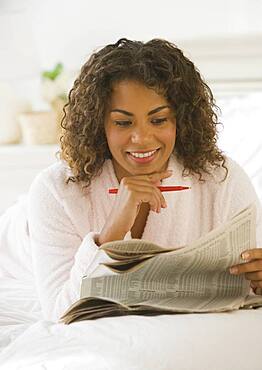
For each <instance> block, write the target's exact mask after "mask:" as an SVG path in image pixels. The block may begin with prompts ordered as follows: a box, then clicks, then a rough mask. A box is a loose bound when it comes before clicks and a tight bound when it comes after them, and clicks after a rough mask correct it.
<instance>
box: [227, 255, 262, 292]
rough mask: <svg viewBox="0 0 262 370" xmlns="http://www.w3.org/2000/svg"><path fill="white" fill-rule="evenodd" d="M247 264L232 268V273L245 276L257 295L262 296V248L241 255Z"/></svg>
mask: <svg viewBox="0 0 262 370" xmlns="http://www.w3.org/2000/svg"><path fill="white" fill-rule="evenodd" d="M241 257H242V258H243V260H245V261H246V263H242V264H239V265H235V266H231V268H230V273H231V274H234V275H239V274H245V278H246V279H247V280H250V286H251V288H252V289H253V291H254V293H255V294H262V248H255V249H248V250H246V251H245V252H243V253H242V254H241Z"/></svg>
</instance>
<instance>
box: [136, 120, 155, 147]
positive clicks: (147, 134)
mask: <svg viewBox="0 0 262 370" xmlns="http://www.w3.org/2000/svg"><path fill="white" fill-rule="evenodd" d="M151 137H152V132H151V130H150V128H149V127H148V125H146V124H141V125H137V126H136V127H134V129H133V131H132V134H131V141H132V143H135V144H144V143H147V142H148V141H150V139H151Z"/></svg>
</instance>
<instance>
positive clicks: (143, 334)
mask: <svg viewBox="0 0 262 370" xmlns="http://www.w3.org/2000/svg"><path fill="white" fill-rule="evenodd" d="M0 283H1V286H3V285H2V284H6V283H8V284H9V286H10V287H11V290H5V289H2V290H1V296H0V301H1V305H0V323H1V325H2V327H1V341H0V343H1V348H2V351H1V353H0V369H1V370H12V369H19V370H31V369H32V370H35V369H39V370H40V369H41V370H43V369H45V370H49V369H56V370H60V369H61V370H62V369H63V370H66V369H68V370H74V369H79V370H80V369H81V370H82V369H90V370H142V369H143V370H147V369H148V370H149V369H150V370H151V369H159V370H175V369H178V370H198V369H199V370H222V369H223V370H233V369H236V370H261V369H262V348H261V346H262V309H257V310H240V311H234V312H228V313H219V314H218V313H217V314H184V315H182V314H178V315H163V316H154V317H142V316H129V317H114V318H104V319H99V320H95V321H83V322H79V323H73V324H70V325H64V324H56V323H53V322H48V321H44V320H42V319H41V313H40V310H39V305H38V303H37V300H36V297H35V296H34V293H33V292H32V291H31V292H30V289H29V288H28V289H23V288H22V287H21V286H20V285H19V283H17V282H16V283H14V281H13V284H10V283H11V282H8V281H6V280H4V279H1V281H0ZM23 296H24V299H23Z"/></svg>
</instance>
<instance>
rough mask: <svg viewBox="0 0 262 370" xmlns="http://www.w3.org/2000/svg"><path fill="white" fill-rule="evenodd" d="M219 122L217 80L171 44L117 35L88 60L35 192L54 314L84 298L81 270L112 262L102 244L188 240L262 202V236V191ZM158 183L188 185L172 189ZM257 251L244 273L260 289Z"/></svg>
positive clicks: (41, 263) (39, 257)
mask: <svg viewBox="0 0 262 370" xmlns="http://www.w3.org/2000/svg"><path fill="white" fill-rule="evenodd" d="M217 124H218V120H217V115H216V106H215V104H214V99H213V96H212V93H211V91H210V89H209V87H208V86H207V85H206V84H205V83H204V81H203V80H202V78H201V76H200V74H199V72H198V71H197V69H196V68H195V66H194V64H193V63H192V62H191V61H190V60H188V59H187V58H186V57H185V56H184V55H183V53H182V51H181V50H179V49H178V48H177V47H176V46H175V45H173V44H172V43H170V42H167V41H165V40H159V39H154V40H151V41H149V42H147V43H142V42H137V41H130V40H127V39H120V40H119V41H118V42H117V43H115V44H113V45H108V46H106V47H104V48H103V49H101V50H100V51H98V52H96V53H94V54H93V55H92V56H91V57H90V59H89V60H88V61H87V62H86V63H85V65H84V66H83V67H82V69H81V72H80V75H79V77H78V78H77V79H76V81H75V83H74V86H73V89H72V90H71V92H70V94H69V103H68V105H67V106H66V115H65V118H64V121H63V124H62V126H63V129H64V131H63V137H62V140H61V161H60V162H58V163H56V164H54V165H53V166H51V167H49V168H48V169H46V170H45V171H43V172H42V173H41V174H40V175H39V176H38V177H37V178H36V179H35V181H34V183H33V184H32V186H31V189H30V195H29V232H30V239H31V243H32V253H33V263H34V269H35V274H36V279H37V288H38V294H39V297H40V301H41V305H42V309H43V313H44V315H45V317H46V318H48V319H53V320H57V319H58V318H59V317H60V316H61V315H62V313H63V312H64V311H65V310H66V309H67V308H68V307H69V306H70V305H71V304H72V303H73V302H74V301H76V300H77V299H79V294H80V283H81V278H82V276H83V275H88V276H91V275H92V274H97V273H99V271H100V270H99V269H100V267H99V263H100V262H104V261H105V260H107V259H108V257H107V256H106V255H105V254H104V252H103V251H102V250H99V246H100V245H101V244H103V243H105V242H108V241H112V240H121V239H130V238H143V239H147V240H151V241H153V242H154V243H157V244H159V245H162V246H166V247H167V246H170V245H171V246H177V247H179V246H182V245H185V244H188V243H189V242H191V241H193V240H195V239H197V238H199V237H200V236H202V235H203V234H205V233H207V232H209V231H210V230H212V229H213V228H214V227H216V226H218V225H220V224H222V223H224V222H226V221H228V220H229V219H230V218H231V217H232V216H233V215H234V214H236V213H238V212H239V211H241V210H242V209H243V208H245V207H247V206H248V205H249V204H250V203H252V202H255V203H256V205H257V242H258V243H262V217H261V206H260V204H259V201H258V198H257V196H256V194H255V191H254V189H253V186H252V185H251V182H250V180H249V179H248V177H247V175H246V174H245V173H244V171H243V170H242V169H241V168H240V167H239V166H238V165H237V164H236V163H235V162H233V161H232V160H230V159H229V158H226V157H225V156H224V155H223V153H222V152H221V151H220V150H219V149H218V147H217V145H216V141H217ZM160 184H162V185H182V186H186V187H190V189H188V190H184V191H180V192H170V193H165V194H164V193H161V192H160V190H159V188H158V185H160ZM110 188H118V193H117V194H109V192H108V191H109V189H110ZM255 247H256V246H254V248H255ZM249 253H250V259H251V260H252V261H251V262H249V263H245V264H243V265H241V266H240V267H238V271H237V273H243V272H245V273H246V277H247V279H249V280H251V284H252V286H253V287H254V289H255V288H258V287H262V253H261V250H260V249H252V250H250V251H249ZM101 273H102V272H101Z"/></svg>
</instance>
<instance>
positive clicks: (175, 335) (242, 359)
mask: <svg viewBox="0 0 262 370" xmlns="http://www.w3.org/2000/svg"><path fill="white" fill-rule="evenodd" d="M260 101H261V93H260V94H247V95H243V94H242V95H241V96H233V97H232V96H231V97H230V96H224V97H220V100H219V99H218V101H217V103H218V105H220V106H222V108H223V112H224V113H223V114H224V117H222V118H221V120H222V121H223V122H224V124H225V129H224V132H222V135H221V139H220V146H221V147H222V148H223V149H224V151H225V152H226V153H227V154H229V155H230V156H232V157H233V158H234V159H236V160H237V161H238V162H239V163H240V164H241V165H242V166H243V167H244V168H245V170H246V171H247V173H248V174H249V175H250V177H251V179H252V181H253V184H254V186H255V188H256V190H257V193H258V196H259V197H260V199H261V200H262V161H261V158H262V140H261V137H260V136H259V135H257V133H258V132H259V125H261V117H262V114H261V113H262V108H261V104H260ZM247 121H248V122H251V121H252V131H251V130H249V131H247V123H246V122H247ZM236 127H237V129H236ZM19 202H20V203H19V205H20V206H19V207H15V206H13V207H11V208H9V209H8V210H7V212H6V213H5V216H2V217H6V215H7V214H11V213H12V212H13V213H14V212H16V216H15V217H16V219H19V220H20V222H19V223H16V224H13V225H11V226H12V227H11V230H9V234H8V235H7V233H5V223H4V222H2V223H1V222H0V225H2V226H1V227H2V229H1V228H0V235H1V237H2V238H0V252H1V261H0V369H1V370H5V369H8V370H9V369H20V370H22V369H25V370H30V369H34V370H35V369H46V370H47V369H48V370H49V369H56V370H59V369H63V370H64V369H70V370H72V369H81V370H82V369H90V370H118V369H119V370H120V369H121V370H123V369H125V370H142V369H143V370H147V369H158V370H174V369H178V370H193V369H194V370H198V369H199V370H206V369H207V370H232V369H237V370H262V308H259V309H251V310H238V311H233V312H226V313H212V314H211V313H210V314H176V315H161V316H154V317H141V316H129V317H114V318H103V319H99V320H95V321H83V322H79V323H72V324H70V325H68V326H67V325H64V324H58V323H54V322H50V321H46V320H44V319H43V316H42V314H41V309H40V305H39V302H38V298H37V295H36V292H35V287H34V277H33V275H32V272H31V259H30V247H29V245H28V244H27V243H24V244H21V243H20V244H19V243H18V240H16V236H17V235H21V233H24V234H25V236H26V233H27V228H26V222H25V221H24V220H25V217H24V216H25V214H26V206H25V205H26V196H24V197H21V199H20V200H19ZM2 220H3V219H2ZM6 220H7V218H6ZM0 221H1V220H0ZM6 225H7V224H6ZM4 235H5V236H4ZM11 236H12V239H13V243H12V245H11V247H10V245H9V247H8V249H7V248H6V245H7V242H8V240H9V238H10V237H11ZM17 245H20V250H18V249H17ZM7 266H9V268H7Z"/></svg>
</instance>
